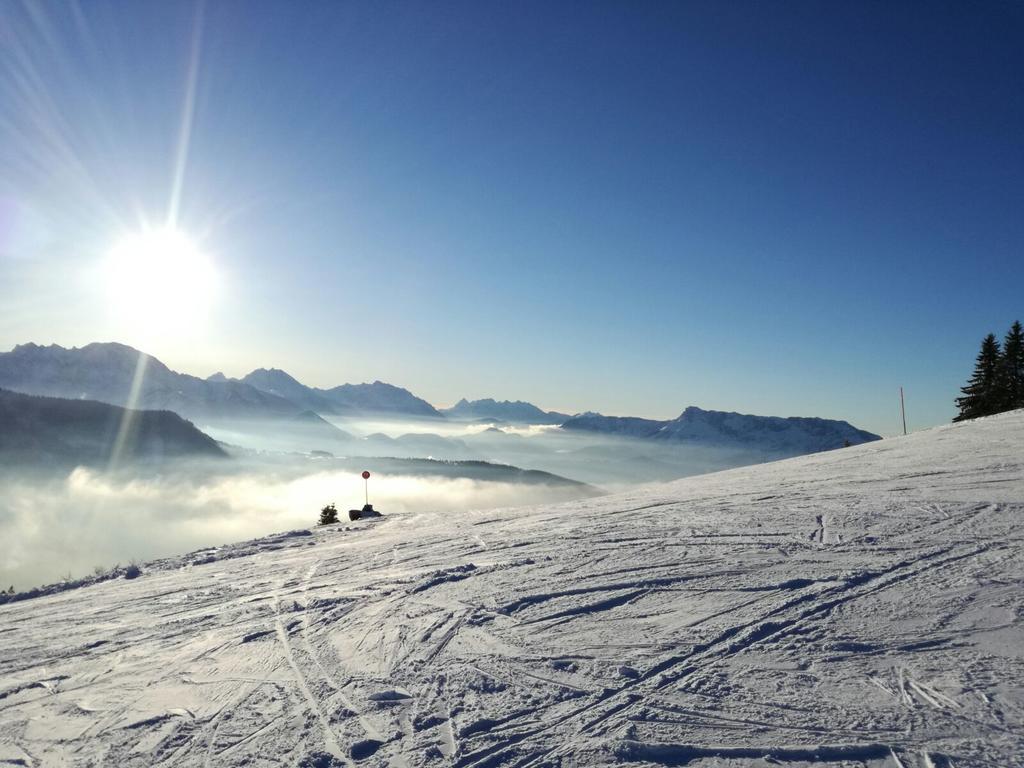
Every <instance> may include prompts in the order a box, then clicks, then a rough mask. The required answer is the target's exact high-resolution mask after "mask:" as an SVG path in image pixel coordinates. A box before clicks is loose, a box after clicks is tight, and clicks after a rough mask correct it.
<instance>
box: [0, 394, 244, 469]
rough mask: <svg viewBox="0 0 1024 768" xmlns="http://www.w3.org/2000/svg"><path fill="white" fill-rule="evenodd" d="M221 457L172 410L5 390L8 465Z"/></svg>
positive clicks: (0, 422) (1, 401)
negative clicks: (114, 458) (133, 408)
mask: <svg viewBox="0 0 1024 768" xmlns="http://www.w3.org/2000/svg"><path fill="white" fill-rule="evenodd" d="M115 447H116V451H117V458H119V459H120V460H122V461H139V460H146V461H159V460H163V459H174V458H186V457H194V458H216V457H224V456H226V454H225V453H224V451H223V449H221V447H220V446H219V445H218V444H217V442H216V441H215V440H214V439H213V438H211V437H210V436H209V435H206V434H205V433H203V432H201V431H200V430H199V429H197V428H196V427H195V425H193V424H192V423H191V422H189V421H186V420H185V419H183V418H181V417H180V416H179V415H178V414H176V413H171V412H170V411H129V410H127V409H125V408H120V407H118V406H116V405H110V404H108V403H101V402H97V401H95V400H68V399H65V398H56V397H42V396H37V395H23V394H21V393H18V392H11V391H9V390H5V389H0V457H2V463H3V464H5V465H7V466H13V465H25V464H29V465H32V464H37V465H40V464H42V465H52V464H57V465H65V464H90V465H100V464H105V463H107V462H108V461H109V460H110V459H111V457H112V454H113V453H114V451H115Z"/></svg>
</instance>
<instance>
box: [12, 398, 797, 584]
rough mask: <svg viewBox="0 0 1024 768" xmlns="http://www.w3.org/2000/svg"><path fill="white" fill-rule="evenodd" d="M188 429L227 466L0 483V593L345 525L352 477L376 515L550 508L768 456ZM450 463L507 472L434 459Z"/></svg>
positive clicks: (426, 423) (611, 443)
mask: <svg viewBox="0 0 1024 768" xmlns="http://www.w3.org/2000/svg"><path fill="white" fill-rule="evenodd" d="M197 426H198V427H200V428H201V429H202V430H203V431H204V432H206V433H207V434H209V435H211V436H212V437H214V438H215V439H217V440H219V441H221V442H222V444H224V445H225V446H226V447H227V451H228V454H229V456H230V458H227V459H221V460H219V461H215V462H214V461H195V462H192V463H187V462H176V463H170V464H166V463H157V464H155V465H146V464H145V463H142V464H138V465H134V466H122V467H121V468H120V469H119V470H118V471H116V472H109V471H105V467H106V466H107V463H106V462H105V461H98V462H96V463H94V464H93V465H92V466H90V467H78V468H75V469H65V470H56V469H54V468H53V467H50V468H49V469H47V470H46V471H45V472H44V471H43V470H42V468H40V471H39V472H38V473H35V474H33V473H31V472H25V471H21V472H18V473H17V474H15V473H13V472H8V473H7V474H6V475H5V476H3V477H0V483H2V485H3V488H4V493H3V494H2V497H0V589H2V588H6V587H7V586H8V585H11V584H13V585H14V586H15V588H16V589H19V590H21V589H26V588H29V587H32V586H36V585H39V584H42V583H47V582H53V581H57V580H60V579H62V578H64V577H66V576H71V577H76V578H77V577H82V576H86V575H88V574H90V573H91V572H92V571H93V570H94V569H97V568H109V567H111V566H113V565H114V564H115V563H120V564H121V565H124V564H126V563H128V562H129V561H131V560H139V561H145V560H148V559H152V558H155V557H162V556H167V555H172V554H180V553H182V552H185V551H189V550H192V549H197V548H201V547H208V546H213V545H218V544H222V543H228V542H235V541H239V540H243V539H247V538H252V537H256V536H263V535H266V534H269V533H274V532H278V531H284V530H288V529H293V528H308V527H310V526H312V525H315V524H316V521H317V517H318V513H319V510H320V508H321V507H322V506H323V505H325V504H327V503H331V502H333V503H335V504H336V505H337V507H338V510H339V511H340V512H341V515H342V518H343V519H344V518H345V516H346V512H347V510H348V509H350V508H354V507H359V506H361V505H362V503H363V485H362V480H361V479H360V478H359V472H360V471H361V470H363V469H369V470H370V471H371V472H373V473H374V477H373V478H372V480H371V486H370V501H371V502H373V503H374V505H375V506H376V507H377V508H378V509H380V510H381V511H383V512H384V514H389V515H402V514H405V513H410V512H436V513H437V514H453V515H457V514H459V513H460V512H463V511H465V510H468V509H487V508H493V507H507V506H529V505H534V504H546V503H556V502H560V501H567V500H570V499H576V498H581V497H583V496H588V495H594V494H595V493H598V492H610V491H618V490H623V489H625V488H628V487H633V486H636V485H639V484H643V483H650V482H659V481H667V480H673V479H676V478H680V477H684V476H687V475H693V474H698V473H703V472H710V471H715V470H718V469H724V468H729V467H735V466H740V465H744V464H751V463H756V462H760V461H766V460H769V459H773V458H779V457H778V456H774V455H768V454H765V453H762V452H752V451H745V452H744V451H736V450H726V449H720V448H710V447H706V446H704V447H695V446H684V445H672V444H661V443H656V442H653V441H650V440H639V439H634V438H629V437H617V436H606V435H598V434H590V433H582V434H581V433H573V432H568V431H564V430H561V429H558V428H557V427H551V426H536V425H535V426H529V425H510V424H504V423H502V424H489V423H473V422H466V423H459V422H443V421H439V420H437V419H426V420H421V421H410V420H386V419H379V420H365V419H338V418H333V419H332V420H331V421H327V420H325V419H323V418H321V417H319V416H317V415H316V414H312V413H310V414H303V416H302V417H299V418H290V419H281V420H273V421H267V420H262V421H241V420H234V421H231V422H225V421H219V422H216V423H202V422H200V423H199V424H197ZM374 457H392V458H386V459H382V458H374ZM101 458H102V457H101ZM424 459H431V460H433V461H432V462H425V461H423V460H424ZM459 461H469V462H473V461H485V462H490V463H492V464H503V465H511V467H492V466H488V465H473V464H450V463H445V462H459ZM514 467H519V468H522V469H524V470H541V471H542V472H546V473H552V474H553V475H557V476H558V477H548V476H544V475H540V474H537V473H530V472H520V471H518V470H515V469H513V468H514ZM565 478H568V479H569V480H568V481H567V480H565ZM571 481H578V482H576V483H574V482H571ZM584 484H585V485H584ZM414 535H415V530H413V529H411V530H410V536H414Z"/></svg>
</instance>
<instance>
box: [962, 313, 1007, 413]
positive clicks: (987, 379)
mask: <svg viewBox="0 0 1024 768" xmlns="http://www.w3.org/2000/svg"><path fill="white" fill-rule="evenodd" d="M1001 367H1002V356H1001V355H1000V354H999V342H998V341H996V337H995V334H992V333H990V334H989V335H988V336H986V337H985V340H984V341H982V342H981V351H980V352H979V353H978V359H977V361H976V362H975V364H974V375H973V376H971V380H970V381H968V382H967V385H966V386H965V387H962V388H961V389H960V391H961V392H963V393H964V394H963V397H958V398H957V399H956V406H957V408H959V409H960V413H959V414H957V417H956V418H955V419H953V421H964V420H965V419H976V418H978V417H979V416H990V415H992V414H993V413H999V410H1000V408H999V406H1000V402H999V400H1000V392H999V379H1000V378H1001V376H1000V369H1001Z"/></svg>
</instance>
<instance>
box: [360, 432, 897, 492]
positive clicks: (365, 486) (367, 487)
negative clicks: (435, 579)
mask: <svg viewBox="0 0 1024 768" xmlns="http://www.w3.org/2000/svg"><path fill="white" fill-rule="evenodd" d="M906 433H907V428H906V427H903V434H906ZM363 491H364V493H365V495H364V497H363V498H364V499H365V501H364V503H366V504H369V503H370V479H369V478H367V477H364V478H363Z"/></svg>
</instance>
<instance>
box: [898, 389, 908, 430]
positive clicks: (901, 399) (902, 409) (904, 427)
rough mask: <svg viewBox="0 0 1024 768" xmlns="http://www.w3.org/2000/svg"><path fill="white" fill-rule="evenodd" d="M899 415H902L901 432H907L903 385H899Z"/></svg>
mask: <svg viewBox="0 0 1024 768" xmlns="http://www.w3.org/2000/svg"><path fill="white" fill-rule="evenodd" d="M900 416H902V417H903V434H904V435H905V434H907V409H906V408H905V407H904V406H903V387H900Z"/></svg>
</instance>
